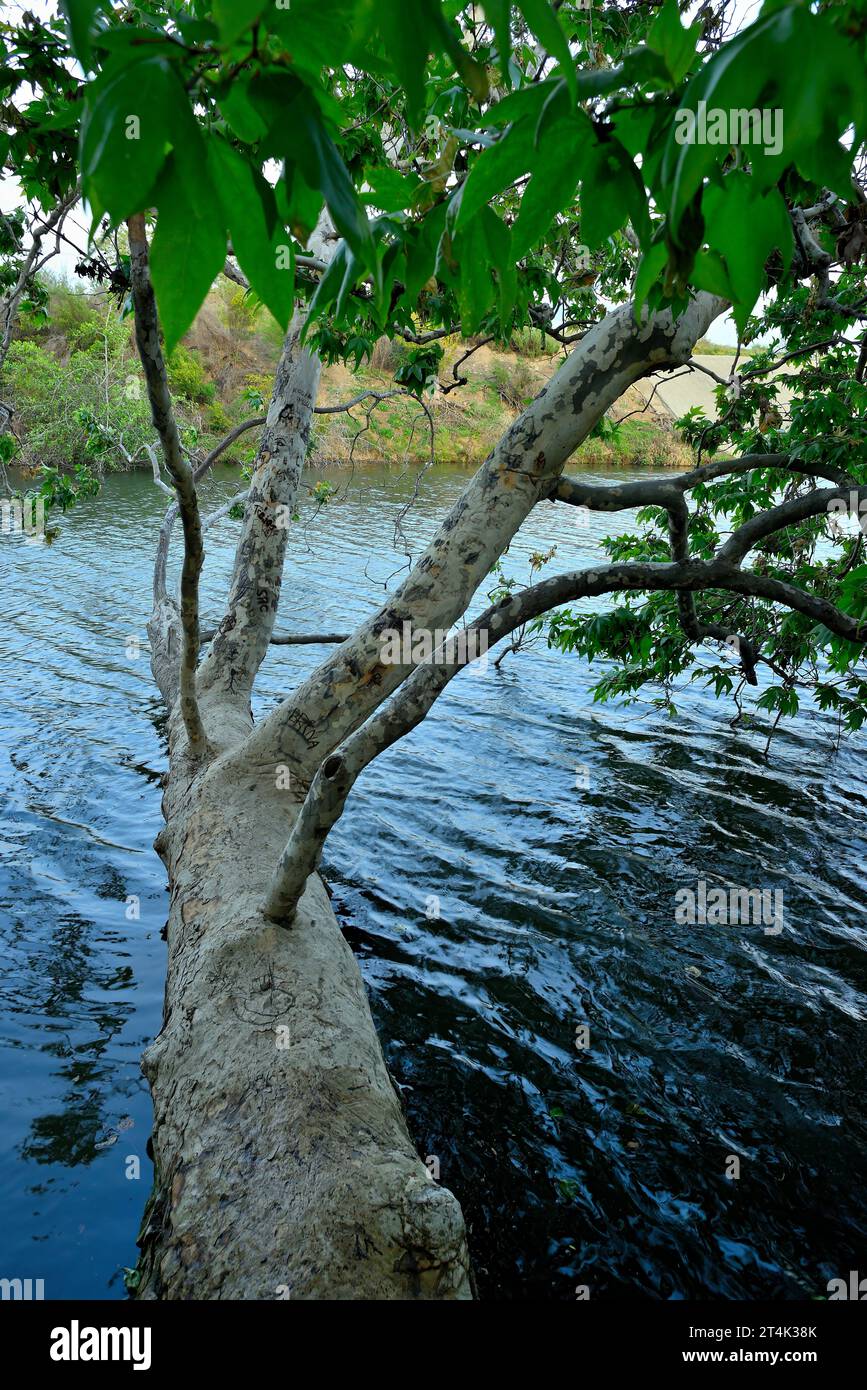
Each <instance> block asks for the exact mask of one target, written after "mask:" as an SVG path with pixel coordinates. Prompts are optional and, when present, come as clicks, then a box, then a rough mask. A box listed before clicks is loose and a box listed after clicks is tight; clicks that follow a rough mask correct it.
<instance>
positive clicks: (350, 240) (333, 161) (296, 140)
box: [286, 90, 375, 270]
mask: <svg viewBox="0 0 867 1390" xmlns="http://www.w3.org/2000/svg"><path fill="white" fill-rule="evenodd" d="M296 123H297V124H296ZM299 126H300V128H299ZM286 128H287V134H288V135H290V137H291V148H292V150H293V153H294V155H295V157H296V159H297V162H298V165H299V167H300V169H301V172H302V174H303V175H304V178H305V179H306V181H307V183H308V184H309V185H310V187H311V188H316V189H319V190H321V192H322V195H323V197H324V198H325V201H326V203H327V204H328V210H329V212H330V213H331V216H332V218H333V219H334V225H335V227H336V228H337V230H338V232H340V235H341V236H343V237H345V238H346V241H347V244H348V245H349V247H350V249H351V250H352V251H354V252H355V254H356V255H357V256H358V257H359V259H360V260H362V261H363V262H364V263H365V264H366V265H367V266H368V268H369V269H371V270H374V269H375V255H374V249H373V238H372V236H371V232H370V224H369V222H368V220H367V214H366V213H365V211H364V207H363V205H362V203H361V200H360V198H359V196H358V194H357V193H356V191H355V186H354V185H353V182H352V179H351V178H350V177H349V172H348V170H347V168H346V165H345V164H344V163H343V160H342V159H341V157H340V153H339V151H338V149H337V146H336V145H335V143H334V141H333V140H332V139H331V136H330V135H329V134H328V131H327V130H326V129H325V125H324V124H323V121H322V115H321V112H320V110H319V107H318V106H317V105H316V102H315V101H314V100H313V97H312V96H311V95H310V93H309V92H308V91H306V90H305V91H303V92H301V93H300V94H299V96H298V97H296V99H295V101H294V102H293V104H292V107H291V110H290V111H289V112H287V113H286Z"/></svg>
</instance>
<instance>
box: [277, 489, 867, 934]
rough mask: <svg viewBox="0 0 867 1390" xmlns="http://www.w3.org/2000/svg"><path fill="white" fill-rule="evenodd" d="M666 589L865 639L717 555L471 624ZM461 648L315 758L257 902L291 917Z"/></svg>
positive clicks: (580, 586)
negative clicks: (770, 607) (334, 839)
mask: <svg viewBox="0 0 867 1390" xmlns="http://www.w3.org/2000/svg"><path fill="white" fill-rule="evenodd" d="M865 491H867V489H865ZM665 590H675V591H677V592H678V593H679V594H681V595H689V596H690V597H692V595H693V594H694V593H695V592H696V591H698V590H717V591H722V592H732V593H738V594H745V595H752V596H753V597H759V598H766V599H770V600H771V601H773V602H776V603H780V604H782V605H784V606H785V607H788V608H792V609H794V610H795V611H796V612H799V613H803V614H805V615H806V616H807V617H810V618H813V619H815V620H816V621H817V622H820V623H823V624H824V625H825V626H826V627H827V628H828V629H829V630H830V631H831V632H834V633H835V634H836V635H837V636H839V637H845V638H847V639H848V640H849V641H851V642H859V643H864V642H867V623H861V622H859V621H858V620H857V619H855V618H853V617H851V615H849V614H847V613H841V612H840V611H839V609H837V608H835V607H834V605H833V604H831V603H828V602H827V600H825V599H821V598H817V597H816V596H815V595H813V594H808V593H805V592H804V591H803V590H801V589H798V588H796V587H795V586H794V585H792V584H786V583H784V582H782V581H780V580H775V579H769V578H767V577H766V576H764V575H756V574H752V573H744V572H743V571H742V570H740V569H739V568H738V567H737V566H736V565H734V564H731V563H726V562H723V561H721V560H713V561H711V562H698V561H690V560H685V561H680V562H673V563H671V564H656V563H647V564H642V563H634V564H632V563H626V564H615V565H605V566H602V567H600V568H594V569H588V570H583V571H578V572H572V573H569V574H562V575H557V576H554V577H552V578H550V579H546V580H543V581H541V582H540V583H539V584H535V585H532V586H531V587H530V588H527V589H524V590H523V591H522V592H521V593H519V594H513V595H510V596H509V597H508V598H506V599H503V600H501V601H500V602H499V603H497V604H494V605H493V606H492V607H490V608H488V609H486V611H485V612H484V613H482V614H481V615H480V616H479V617H478V618H476V619H475V621H474V622H472V623H471V624H469V628H468V631H474V630H475V631H478V632H480V633H484V634H486V637H487V646H488V647H490V646H491V645H493V644H494V643H496V642H499V641H500V640H501V639H502V638H504V637H508V636H509V635H510V634H511V633H512V632H514V631H515V629H516V628H519V627H522V626H524V625H525V624H526V623H528V622H531V621H532V620H533V619H534V618H538V617H541V616H542V615H543V614H545V613H549V612H551V611H552V610H553V609H555V608H559V607H561V606H562V605H563V604H564V603H571V602H574V601H575V600H576V599H580V598H595V597H598V596H600V595H603V594H609V593H616V592H625V591H639V592H653V591H656V592H659V591H665ZM467 645H468V644H465V645H464V648H463V652H466V650H467ZM470 650H474V649H473V648H472V647H471V648H470ZM476 650H477V649H476ZM459 655H461V653H460V652H459V650H458V648H457V644H456V642H455V639H454V638H451V639H450V640H449V642H448V643H447V644H446V647H445V648H444V649H443V651H442V652H441V653H435V661H432V662H427V663H424V664H423V665H419V666H416V667H415V669H414V670H413V673H412V675H411V676H409V677H408V679H407V680H406V681H405V682H404V684H403V685H402V686H401V688H400V690H399V691H398V692H397V694H396V695H394V697H393V698H392V699H391V700H390V701H388V703H386V704H385V705H383V706H382V707H381V708H380V709H379V710H377V712H376V713H375V714H373V715H372V716H371V717H370V719H368V720H367V722H366V723H365V724H363V725H362V726H361V727H360V728H358V729H356V730H355V731H354V732H353V733H352V734H351V735H350V736H349V737H348V738H346V739H345V740H344V741H343V742H342V743H341V744H340V745H339V746H338V747H337V748H336V749H335V750H334V752H332V753H330V754H329V756H328V757H326V758H325V759H324V760H323V761H322V763H321V765H320V767H319V769H318V771H317V772H316V775H315V777H314V778H313V781H312V783H311V785H310V787H309V790H308V792H307V795H306V797H305V799H304V802H303V804H302V807H301V810H300V812H299V814H298V817H297V819H296V821H295V824H294V826H293V828H292V832H291V834H290V837H289V840H288V841H287V844H286V847H285V849H284V851H283V853H282V855H281V857H280V860H279V862H278V865H277V868H276V870H275V873H274V877H273V879H272V882H271V886H270V888H269V891H268V896H267V898H266V900H265V904H264V907H263V911H264V913H265V915H266V916H267V917H270V918H271V919H272V920H273V921H277V922H280V923H282V924H283V925H287V926H288V925H290V924H291V922H292V920H293V918H294V915H295V912H296V909H297V907H298V903H299V902H300V899H301V896H302V894H303V892H304V888H305V885H306V883H307V880H308V878H309V877H310V875H311V874H312V873H314V872H315V870H316V868H317V866H318V864H319V861H320V858H321V854H322V847H323V845H324V844H325V840H326V838H327V836H328V833H329V831H330V830H331V829H332V827H333V826H334V825H335V824H336V823H337V821H338V820H339V819H340V816H341V815H342V813H343V809H344V807H345V805H346V800H347V798H348V796H349V793H350V791H351V790H352V787H353V786H354V784H355V782H356V780H357V778H358V777H359V775H360V774H361V773H362V772H363V771H364V769H365V768H366V767H367V766H368V765H369V764H370V763H371V762H372V761H373V760H374V759H375V758H376V757H378V756H379V754H380V753H382V752H383V751H384V750H385V749H386V748H389V747H391V745H392V744H393V743H396V742H397V741H398V739H400V738H403V737H404V735H405V734H408V733H409V732H410V731H411V730H412V729H414V728H416V727H417V725H418V724H420V723H421V721H422V720H423V719H424V718H425V716H426V715H427V713H428V712H429V710H430V709H431V707H432V705H433V704H434V702H435V701H436V700H437V699H438V697H439V696H440V694H441V693H442V691H443V690H444V689H445V687H446V686H447V685H448V683H449V681H451V680H452V678H453V677H454V676H455V675H457V673H458V672H459V671H460V670H462V669H463V666H464V665H466V660H459V659H457V657H458V656H459Z"/></svg>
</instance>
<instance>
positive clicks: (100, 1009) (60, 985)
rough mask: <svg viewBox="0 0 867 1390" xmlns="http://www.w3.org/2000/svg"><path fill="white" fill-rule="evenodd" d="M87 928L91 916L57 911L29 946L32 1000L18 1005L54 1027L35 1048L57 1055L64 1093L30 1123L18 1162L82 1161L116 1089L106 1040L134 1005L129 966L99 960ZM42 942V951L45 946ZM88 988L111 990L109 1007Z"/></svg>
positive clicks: (96, 1143)
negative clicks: (93, 997) (55, 1104)
mask: <svg viewBox="0 0 867 1390" xmlns="http://www.w3.org/2000/svg"><path fill="white" fill-rule="evenodd" d="M95 927H96V924H95V923H94V922H93V921H92V920H90V919H88V918H86V917H82V916H79V915H78V914H76V913H71V912H65V913H63V914H62V915H61V916H59V917H58V918H57V920H56V923H55V925H54V929H53V930H52V931H50V932H48V933H46V934H45V935H43V934H42V933H40V938H39V941H38V942H37V943H33V944H34V945H35V947H36V949H35V952H33V953H32V954H31V958H30V961H29V962H28V970H27V972H26V973H27V975H28V977H29V979H30V980H31V981H32V982H33V984H34V988H33V997H32V998H31V999H29V1000H26V1001H24V1007H25V1008H26V1009H27V1012H28V1013H31V1014H37V1015H39V1016H40V1017H41V1018H43V1019H44V1020H46V1027H47V1028H48V1029H49V1030H50V1031H56V1036H54V1037H49V1038H48V1039H46V1041H45V1042H43V1044H42V1047H41V1051H42V1052H44V1053H47V1054H49V1055H50V1056H53V1057H56V1058H58V1059H59V1062H60V1065H59V1066H58V1067H57V1068H56V1071H55V1073H54V1075H55V1076H56V1077H57V1078H58V1080H60V1081H61V1082H65V1083H66V1090H65V1091H64V1093H63V1096H62V1098H61V1100H60V1108H59V1109H55V1110H54V1111H52V1112H51V1113H48V1114H45V1115H41V1116H38V1117H37V1118H35V1119H34V1120H33V1121H32V1122H31V1125H30V1133H29V1136H28V1138H27V1139H26V1140H25V1141H24V1143H23V1144H22V1145H21V1147H20V1154H21V1157H22V1158H23V1159H25V1160H29V1161H33V1162H36V1163H57V1164H61V1165H62V1166H64V1167H67V1168H72V1167H76V1166H78V1165H79V1164H82V1163H84V1164H86V1163H90V1162H91V1161H92V1160H93V1159H94V1158H96V1157H97V1156H98V1154H99V1152H100V1141H101V1140H102V1139H103V1137H104V1135H105V1131H106V1117H105V1112H106V1109H107V1102H108V1100H109V1098H110V1097H112V1096H113V1095H115V1094H116V1093H117V1089H118V1067H117V1060H116V1058H115V1057H113V1056H112V1044H113V1043H114V1041H115V1039H116V1038H117V1037H118V1036H119V1035H120V1034H121V1033H122V1031H123V1028H124V1026H125V1024H126V1022H127V1020H128V1019H129V1017H130V1015H131V1014H132V1012H133V1008H134V1004H133V1002H132V1000H131V997H130V992H129V990H130V985H131V983H132V980H133V972H132V969H131V967H130V966H128V965H120V964H118V963H117V962H116V961H114V960H111V959H108V960H106V962H105V964H104V965H102V964H101V961H100V955H99V953H98V951H96V950H95V949H94V946H93V944H92V941H91V936H92V933H93V931H94V929H95ZM46 939H47V940H48V942H50V948H46V946H45V943H46ZM40 982H41V983H40ZM121 991H122V992H121ZM89 992H99V993H100V994H113V993H115V992H118V993H117V999H116V1001H115V1002H112V1004H111V1005H110V1006H109V1005H107V1004H106V1001H105V999H100V1000H99V1001H98V1002H96V1001H92V1000H88V998H87V995H88V993H89ZM52 1022H54V1023H56V1025H57V1028H56V1030H54V1029H52V1027H51V1025H52Z"/></svg>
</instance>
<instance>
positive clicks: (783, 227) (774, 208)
mask: <svg viewBox="0 0 867 1390" xmlns="http://www.w3.org/2000/svg"><path fill="white" fill-rule="evenodd" d="M702 209H703V212H704V215H705V221H706V224H707V227H708V229H709V240H711V242H712V245H713V249H714V250H716V251H718V252H720V253H721V254H722V255H723V256H724V257H725V263H726V269H727V271H728V278H729V281H730V283H731V287H732V290H733V291H734V296H735V305H734V317H735V322H736V323H737V324H738V327H739V328H743V327H744V325H745V324H746V320H747V318H748V317H749V314H750V311H751V310H752V308H753V306H754V304H755V302H756V300H757V299H758V297H759V295H760V294H761V292H762V289H763V288H764V284H765V262H766V261H767V259H768V257H769V256H770V254H771V252H772V251H775V250H779V251H780V252H781V254H782V256H783V261H784V264H786V265H788V264H789V263H790V262H791V259H792V245H793V243H792V229H791V224H790V222H789V216H788V213H787V211H786V204H785V202H784V200H783V198H782V196H781V194H780V193H779V192H778V191H777V190H776V189H771V190H770V192H768V193H767V194H765V196H764V197H762V196H760V195H759V194H758V193H757V191H756V188H755V184H754V182H753V180H752V179H751V178H750V177H749V176H748V175H747V174H744V173H742V172H740V171H738V170H736V171H734V172H733V173H731V174H728V175H727V177H726V178H725V179H723V181H722V183H721V184H720V185H714V186H711V187H709V188H708V189H707V190H706V191H705V194H704V198H703V201H702ZM747 228H748V229H749V234H748V235H745V234H744V233H745V230H746V229H747Z"/></svg>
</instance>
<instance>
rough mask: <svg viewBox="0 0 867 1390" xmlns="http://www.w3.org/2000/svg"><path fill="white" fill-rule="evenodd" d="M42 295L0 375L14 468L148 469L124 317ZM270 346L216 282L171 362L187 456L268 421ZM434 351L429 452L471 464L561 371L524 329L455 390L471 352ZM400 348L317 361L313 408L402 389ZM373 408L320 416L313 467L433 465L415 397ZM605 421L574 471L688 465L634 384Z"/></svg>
mask: <svg viewBox="0 0 867 1390" xmlns="http://www.w3.org/2000/svg"><path fill="white" fill-rule="evenodd" d="M46 289H47V303H46V305H45V306H44V309H43V310H42V311H41V312H36V311H31V312H30V313H29V314H25V315H24V316H23V317H22V320H21V325H20V332H19V335H18V338H17V340H16V342H15V343H14V344H13V347H12V350H11V352H10V356H9V360H8V363H7V371H6V374H5V390H6V393H7V394H8V395H9V397H10V398H11V400H12V403H13V405H14V406H15V417H14V432H15V436H16V439H17V441H18V452H17V456H16V458H15V462H16V463H18V464H20V465H21V466H23V467H25V468H29V469H33V468H37V467H39V466H40V465H41V464H49V465H51V466H54V467H57V468H60V469H69V468H71V467H74V466H75V465H76V464H80V463H84V464H88V465H90V466H91V467H93V466H95V467H96V468H97V469H103V468H107V469H112V468H124V467H129V466H133V465H138V464H142V465H144V464H147V455H146V453H145V452H144V451H143V447H142V446H143V445H144V444H145V443H146V442H151V440H152V430H151V426H150V419H149V411H148V407H147V402H146V400H145V398H144V383H143V378H142V375H141V371H140V367H139V364H138V359H137V356H136V353H135V348H134V344H133V339H132V324H131V320H129V319H126V320H120V319H118V316H117V310H116V307H115V305H114V304H113V303H112V302H110V301H109V300H107V299H106V297H105V296H103V295H102V294H100V293H96V294H87V293H84V292H81V291H80V290H78V289H72V288H70V287H69V286H66V285H63V284H57V283H54V284H51V283H49V284H48V285H47V287H46ZM280 345H281V333H280V330H279V327H278V325H277V324H276V323H275V322H274V321H273V319H271V318H270V316H269V315H268V314H267V313H266V312H265V311H263V310H261V309H257V308H255V307H254V306H253V305H252V304H251V301H250V300H249V298H247V297H245V295H244V293H243V291H242V290H240V289H239V288H238V287H237V286H236V285H233V284H231V283H230V282H228V281H226V282H221V284H220V285H219V286H217V287H216V288H215V289H214V290H212V292H211V294H210V295H209V297H208V299H207V301H206V303H205V305H204V306H203V308H202V311H201V312H200V314H199V316H198V318H197V319H196V322H195V323H194V325H193V327H192V329H191V331H190V332H189V333H188V334H187V336H186V337H185V339H184V340H183V342H182V344H181V345H180V346H179V347H178V349H177V350H176V351H175V353H174V354H173V356H172V359H171V361H170V364H169V372H170V384H171V387H172V391H173V393H174V396H175V399H176V402H177V408H178V415H179V420H180V423H181V426H182V431H183V437H184V442H185V443H186V444H187V445H188V447H191V448H192V447H200V448H209V447H213V445H214V444H215V443H216V442H217V441H218V440H219V439H221V438H222V437H223V436H224V435H225V434H226V433H227V432H228V431H229V430H230V429H231V428H232V427H233V425H235V424H238V423H240V422H241V421H242V420H244V419H248V418H249V417H250V416H253V415H257V414H262V413H264V411H265V409H266V408H267V402H268V397H269V393H270V387H271V380H272V377H273V372H274V368H275V366H276V364H277V360H278V357H279V352H280ZM441 346H442V347H443V351H444V356H443V359H442V361H441V363H440V365H439V370H438V374H437V376H438V381H439V382H440V383H442V384H443V385H444V387H445V388H446V389H440V387H439V386H436V387H435V388H434V390H433V392H432V393H431V392H428V391H426V392H425V393H424V396H423V400H424V404H425V405H426V407H427V409H428V411H429V412H430V419H431V420H432V421H433V425H434V446H433V447H434V457H435V459H436V461H437V462H441V463H460V464H467V465H474V464H476V463H478V462H480V461H481V460H482V459H483V458H484V457H485V456H486V454H487V453H488V452H489V450H490V449H491V448H492V447H493V445H494V444H495V443H496V441H497V440H498V439H499V438H500V437H501V435H502V434H503V433H504V432H505V431H506V429H508V427H509V425H510V424H511V422H512V420H513V419H514V418H515V417H516V415H517V414H518V413H519V412H520V411H521V409H522V408H523V407H524V406H525V405H526V404H527V402H529V401H530V400H531V399H532V398H533V397H534V396H535V395H536V394H537V393H538V391H539V390H540V389H541V387H542V386H543V385H544V384H545V382H546V381H548V380H549V379H550V377H551V376H552V375H553V373H554V372H555V371H556V370H557V367H558V364H559V362H560V361H561V360H562V357H563V350H562V349H561V348H560V347H559V345H558V344H557V343H556V342H555V341H554V340H553V339H551V338H545V337H544V336H543V335H542V334H541V333H539V332H536V331H530V330H524V331H522V332H520V333H518V334H516V335H515V338H514V339H513V341H512V344H511V348H510V350H508V351H503V350H500V349H499V348H497V347H495V346H493V345H490V344H488V345H484V346H480V347H479V348H478V350H477V351H475V352H473V353H472V354H471V356H469V357H468V358H467V359H466V361H464V362H462V363H460V366H459V367H458V368H457V370H458V372H459V375H460V376H461V377H465V378H466V384H464V385H460V386H453V383H454V381H455V376H454V374H453V370H452V369H453V368H455V367H456V364H458V362H459V359H461V358H463V357H464V355H465V354H466V352H467V348H468V347H469V346H472V344H468V343H466V342H463V341H461V340H460V339H458V338H454V339H444V340H443V341H442V343H441ZM410 352H411V347H410V346H409V345H407V344H405V343H402V342H397V343H390V342H388V341H387V340H385V339H381V340H380V342H379V343H377V344H376V347H375V349H374V352H373V357H372V360H370V361H365V362H364V363H362V365H361V366H360V367H359V368H358V369H357V370H350V369H348V368H347V367H345V366H344V365H343V364H342V363H337V364H334V365H330V366H326V367H325V368H324V370H323V375H322V385H321V390H320V404H321V405H337V404H339V403H341V402H344V401H349V400H351V399H352V397H354V396H358V395H359V394H360V393H361V392H363V391H368V390H369V391H377V392H388V391H395V390H398V389H399V387H398V386H397V385H396V383H395V373H399V372H400V369H401V366H402V365H404V364H406V362H407V358H408V357H409V354H410ZM452 386H453V389H448V388H449V387H452ZM372 405H374V403H373V401H367V402H364V403H363V404H360V405H358V406H356V407H355V408H354V409H353V411H352V413H351V414H346V413H340V414H329V415H319V416H317V419H316V425H315V428H314V433H313V438H312V442H311V462H312V463H314V464H316V463H320V464H324V463H335V462H336V463H348V462H349V461H350V459H352V460H353V461H354V462H357V463H364V462H366V461H371V460H380V459H383V458H387V459H392V460H395V461H398V462H407V463H412V464H415V463H417V464H421V463H423V462H424V461H425V460H426V459H427V458H429V456H430V425H429V422H428V417H427V415H426V414H425V411H424V410H423V409H422V407H421V405H420V404H419V402H418V401H417V400H416V399H414V398H411V397H407V396H402V397H392V398H390V399H388V400H386V401H383V402H382V403H379V404H376V405H375V407H374V408H373V409H371V408H370V407H371V406H372ZM609 414H610V419H609V420H606V421H604V422H603V426H602V428H601V429H600V430H599V431H598V435H597V437H594V438H592V439H589V440H587V441H586V442H585V443H584V444H583V445H582V446H581V448H580V450H579V451H578V455H577V457H578V458H579V459H580V460H581V461H582V462H584V463H586V464H590V465H595V466H600V467H601V466H610V465H621V466H626V467H635V466H640V465H649V466H652V467H654V468H660V467H685V466H688V465H689V463H690V462H691V454H690V451H689V449H688V448H687V447H686V446H685V445H684V444H683V443H682V442H681V441H680V440H679V439H678V438H677V436H676V435H675V434H674V433H673V431H672V429H671V425H670V421H669V419H668V416H667V412H666V411H665V409H664V408H662V407H660V408H657V406H656V404H655V402H651V403H650V405H649V406H645V403H644V397H643V396H642V395H641V393H640V392H638V391H636V390H634V389H630V391H629V392H627V394H626V396H625V397H624V398H623V399H622V400H621V401H619V402H618V403H617V405H616V406H615V407H614V409H613V410H612V411H611V412H610V413H609ZM624 417H628V418H624ZM620 421H622V423H620V424H618V426H617V428H612V425H614V424H617V422H620ZM255 441H256V435H255V433H254V432H252V431H251V432H250V433H249V434H245V435H243V436H241V437H240V438H239V440H238V441H237V443H236V444H235V445H234V446H233V447H232V449H231V450H229V451H227V454H226V458H227V460H229V461H231V460H234V461H235V462H236V463H238V464H249V463H250V462H252V459H253V457H254V455H255V447H256V444H255Z"/></svg>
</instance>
